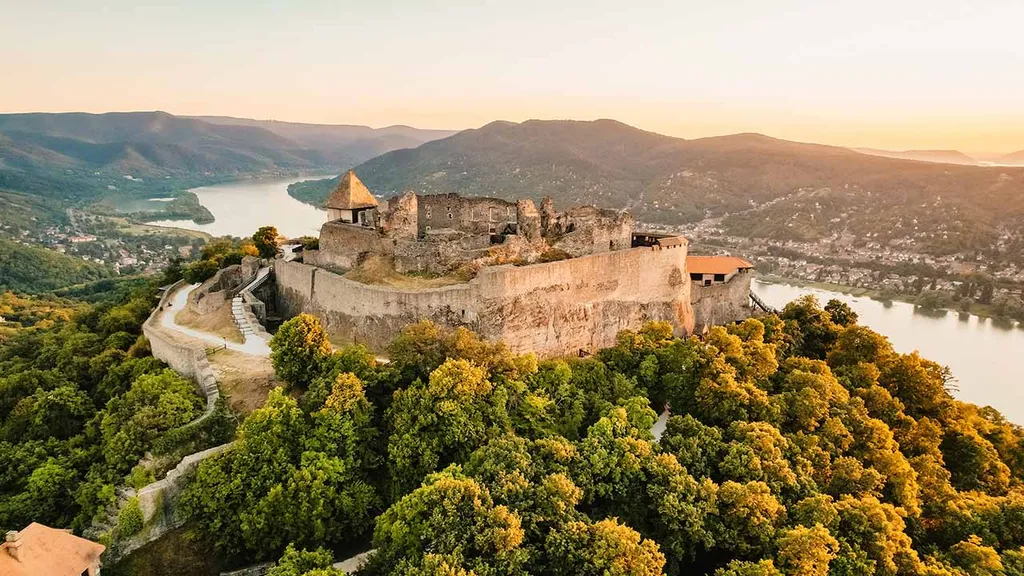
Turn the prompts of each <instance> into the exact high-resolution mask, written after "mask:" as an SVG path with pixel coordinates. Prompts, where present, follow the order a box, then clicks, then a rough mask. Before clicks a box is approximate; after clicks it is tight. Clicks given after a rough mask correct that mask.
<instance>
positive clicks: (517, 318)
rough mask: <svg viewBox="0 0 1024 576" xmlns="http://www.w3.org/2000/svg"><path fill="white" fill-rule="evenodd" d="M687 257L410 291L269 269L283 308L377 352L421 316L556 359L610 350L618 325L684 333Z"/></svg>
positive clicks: (523, 273)
mask: <svg viewBox="0 0 1024 576" xmlns="http://www.w3.org/2000/svg"><path fill="white" fill-rule="evenodd" d="M321 252H322V251H321ZM686 254H687V244H686V242H685V240H682V239H679V240H678V241H675V242H672V243H666V245H665V246H662V245H655V246H642V247H638V248H630V249H624V250H614V251H607V252H600V253H595V254H589V255H585V256H580V257H577V258H570V259H566V260H560V261H556V262H548V263H537V264H530V265H526V266H513V265H503V266H488V267H485V268H483V269H482V270H480V272H479V274H478V275H477V277H476V278H474V279H473V280H470V281H469V282H467V283H464V284H456V285H452V286H445V287H441V288H428V289H418V290H402V289H397V288H391V287H387V286H377V285H370V284H363V283H360V282H356V281H353V280H349V279H347V278H343V277H341V276H340V275H338V274H335V273H333V272H330V271H328V270H325V269H323V268H319V267H317V266H312V265H309V264H303V263H298V262H285V261H283V260H281V259H279V260H277V261H275V265H274V266H275V276H276V278H277V283H278V291H277V293H278V299H279V302H278V304H279V307H280V310H281V311H282V314H283V315H284V316H285V317H288V316H293V315H295V314H298V313H301V312H308V313H312V314H315V315H316V316H319V317H320V318H321V319H322V320H323V321H324V323H325V325H326V326H327V329H328V331H329V332H330V333H331V334H332V335H333V336H335V337H336V338H338V339H340V340H342V341H347V342H358V343H362V344H366V345H367V346H369V347H371V348H374V349H378V350H379V349H382V348H383V347H384V346H386V345H387V343H388V342H390V341H391V339H392V338H394V336H396V335H397V334H398V333H399V332H400V331H401V330H402V328H404V327H405V326H406V325H408V324H410V323H414V322H418V321H420V320H424V319H427V320H432V321H434V322H436V323H438V324H443V325H446V326H465V327H467V328H469V329H471V330H474V331H476V332H478V333H479V334H481V335H482V336H483V337H485V338H488V339H491V340H501V341H504V342H505V343H506V344H508V345H509V347H510V348H511V349H513V350H515V351H517V352H535V353H537V354H538V355H539V356H555V355H562V354H573V353H576V352H578V351H579V350H580V349H583V350H595V349H598V348H602V347H606V346H611V345H613V344H614V342H615V336H616V335H617V334H618V332H619V331H620V330H623V329H627V328H631V329H636V328H639V327H640V326H641V325H642V324H643V323H644V322H647V321H652V320H665V321H669V322H671V323H672V325H673V326H675V327H676V331H677V333H679V334H684V333H687V334H688V333H690V332H692V331H693V326H694V317H693V309H692V307H691V304H690V282H689V280H688V276H687V273H686ZM318 258H319V256H318Z"/></svg>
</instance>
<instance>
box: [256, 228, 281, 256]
mask: <svg viewBox="0 0 1024 576" xmlns="http://www.w3.org/2000/svg"><path fill="white" fill-rule="evenodd" d="M278 236H279V234H278V233H277V228H275V227H273V226H261V227H260V228H259V229H258V230H256V232H255V233H254V234H253V235H252V241H253V244H255V246H256V250H258V251H259V255H260V258H273V257H274V256H276V255H277V238H278Z"/></svg>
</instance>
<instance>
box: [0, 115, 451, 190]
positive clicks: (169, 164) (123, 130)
mask: <svg viewBox="0 0 1024 576" xmlns="http://www.w3.org/2000/svg"><path fill="white" fill-rule="evenodd" d="M451 134H452V132H445V131H432V130H417V129H415V128H410V127H407V126H392V127H389V128H382V129H373V128H369V127H366V126H320V125H309V124H294V123H285V122H272V121H259V120H245V119H236V118H221V117H209V118H187V117H180V116H174V115H171V114H167V113H165V112H127V113H109V114H81V113H70V114H4V115H0V170H7V171H18V170H21V171H29V172H34V173H39V172H45V171H47V170H49V171H53V170H63V171H72V172H73V171H76V170H83V171H115V172H121V173H124V174H130V175H136V176H155V175H169V174H197V173H200V174H201V173H212V174H241V173H255V172H263V171H274V170H311V169H336V170H340V169H343V168H347V167H349V166H351V165H353V164H357V163H359V162H362V161H364V160H367V159H369V158H372V157H374V156H377V155H378V154H381V153H383V152H387V151H389V150H394V149H396V148H402V147H409V146H418V145H419V144H422V143H423V142H426V141H428V140H432V139H435V138H440V137H444V136H448V135H451Z"/></svg>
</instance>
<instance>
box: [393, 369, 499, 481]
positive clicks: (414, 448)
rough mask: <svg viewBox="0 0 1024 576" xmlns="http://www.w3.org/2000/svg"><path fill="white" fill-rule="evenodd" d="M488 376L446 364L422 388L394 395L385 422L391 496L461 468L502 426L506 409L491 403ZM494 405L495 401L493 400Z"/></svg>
mask: <svg viewBox="0 0 1024 576" xmlns="http://www.w3.org/2000/svg"><path fill="white" fill-rule="evenodd" d="M493 390H494V386H493V385H492V384H491V383H490V382H489V381H488V380H487V373H486V371H485V370H484V369H483V368H481V367H479V366H476V365H474V364H472V363H471V362H469V361H468V360H448V361H446V362H445V363H444V364H442V365H441V366H440V367H438V368H437V369H436V370H434V371H433V372H432V373H431V374H430V379H429V380H428V381H427V382H426V383H423V382H419V381H417V382H415V383H414V384H413V385H412V386H410V387H409V388H407V389H405V390H397V391H396V392H395V395H394V400H393V401H392V403H391V406H390V407H389V408H388V413H387V416H386V420H387V421H388V424H389V428H390V429H391V430H393V431H394V432H393V433H392V435H391V438H390V439H389V441H388V469H389V471H390V473H391V482H392V485H393V487H394V491H395V492H394V493H395V495H396V496H397V495H401V494H404V493H406V492H408V491H409V490H412V489H413V488H415V487H416V485H418V484H419V482H420V481H421V479H422V478H423V477H424V476H426V475H427V474H429V473H431V472H434V471H437V470H440V469H442V468H444V467H446V466H447V465H448V464H452V463H461V462H464V461H465V460H466V459H467V458H468V457H469V455H470V453H472V452H473V450H474V449H476V447H477V446H480V445H481V444H483V443H484V442H485V441H486V439H487V438H489V437H493V436H494V435H496V434H497V433H498V432H499V431H501V432H504V431H505V430H507V425H508V423H507V422H504V425H505V426H504V427H506V428H505V430H500V429H494V427H495V426H501V425H502V424H503V422H502V415H503V413H504V410H505V407H504V406H501V405H497V404H496V403H492V397H491V393H492V391H493ZM493 400H495V401H496V399H493Z"/></svg>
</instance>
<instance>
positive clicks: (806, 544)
mask: <svg viewBox="0 0 1024 576" xmlns="http://www.w3.org/2000/svg"><path fill="white" fill-rule="evenodd" d="M838 552H839V542H837V541H836V539H835V538H833V537H832V535H831V534H830V533H829V531H828V529H827V528H825V527H824V526H822V525H821V524H816V525H814V526H812V527H810V528H808V527H806V526H797V527H795V528H792V529H789V530H786V531H784V532H782V534H781V535H780V536H779V554H778V556H779V566H780V567H781V568H782V570H783V571H784V572H786V573H787V574H800V575H801V576H827V574H828V565H829V562H831V561H832V559H834V558H835V557H836V553H838Z"/></svg>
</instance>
